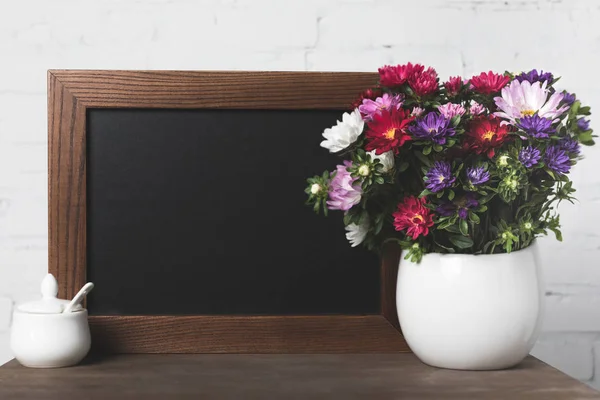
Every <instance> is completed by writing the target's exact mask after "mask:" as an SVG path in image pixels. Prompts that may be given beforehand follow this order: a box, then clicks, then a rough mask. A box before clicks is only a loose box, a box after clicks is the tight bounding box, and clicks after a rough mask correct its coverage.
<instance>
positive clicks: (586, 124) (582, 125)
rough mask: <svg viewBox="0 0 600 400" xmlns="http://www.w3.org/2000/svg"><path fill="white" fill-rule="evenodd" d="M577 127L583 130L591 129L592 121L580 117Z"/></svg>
mask: <svg viewBox="0 0 600 400" xmlns="http://www.w3.org/2000/svg"><path fill="white" fill-rule="evenodd" d="M577 127H578V128H579V129H580V130H582V131H587V130H588V129H590V121H589V120H587V119H585V118H579V119H578V120H577Z"/></svg>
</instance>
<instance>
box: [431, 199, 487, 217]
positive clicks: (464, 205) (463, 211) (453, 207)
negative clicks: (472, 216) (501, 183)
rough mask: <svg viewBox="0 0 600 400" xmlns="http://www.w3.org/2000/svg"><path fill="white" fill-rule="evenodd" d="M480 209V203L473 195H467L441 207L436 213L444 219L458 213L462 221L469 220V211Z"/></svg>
mask: <svg viewBox="0 0 600 400" xmlns="http://www.w3.org/2000/svg"><path fill="white" fill-rule="evenodd" d="M477 207H479V202H478V201H477V199H475V195H473V193H467V194H465V195H464V196H460V197H457V198H456V199H455V200H454V201H448V202H445V203H442V204H441V205H439V206H438V207H437V208H436V209H435V212H437V213H438V214H440V215H441V216H442V217H450V216H452V215H454V213H458V217H459V218H460V219H467V217H468V216H469V211H470V210H472V209H475V208H477Z"/></svg>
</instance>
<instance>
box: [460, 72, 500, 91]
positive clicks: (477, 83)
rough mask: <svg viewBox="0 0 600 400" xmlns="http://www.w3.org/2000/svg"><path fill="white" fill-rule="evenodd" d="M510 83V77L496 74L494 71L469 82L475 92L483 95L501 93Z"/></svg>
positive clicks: (483, 73)
mask: <svg viewBox="0 0 600 400" xmlns="http://www.w3.org/2000/svg"><path fill="white" fill-rule="evenodd" d="M508 81H510V77H508V76H504V75H500V74H496V73H494V72H492V71H489V72H487V73H486V72H482V73H481V74H479V75H477V76H474V77H472V78H471V79H470V80H469V82H470V83H471V86H473V90H474V91H476V92H477V93H481V94H491V93H496V92H499V91H500V89H502V88H503V87H504V86H506V84H507V83H508Z"/></svg>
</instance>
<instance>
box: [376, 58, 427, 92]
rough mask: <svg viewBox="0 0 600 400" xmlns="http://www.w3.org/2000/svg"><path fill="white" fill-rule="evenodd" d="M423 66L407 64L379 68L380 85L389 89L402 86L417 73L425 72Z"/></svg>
mask: <svg viewBox="0 0 600 400" xmlns="http://www.w3.org/2000/svg"><path fill="white" fill-rule="evenodd" d="M423 68H424V67H423V66H422V65H421V64H415V65H413V64H411V63H408V64H405V65H396V66H390V65H385V66H383V67H382V68H379V83H380V84H381V85H383V86H387V87H395V86H400V85H402V84H404V83H406V81H407V80H408V78H410V77H411V76H412V75H413V74H414V73H415V72H416V71H423Z"/></svg>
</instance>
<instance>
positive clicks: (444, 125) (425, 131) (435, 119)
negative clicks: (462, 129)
mask: <svg viewBox="0 0 600 400" xmlns="http://www.w3.org/2000/svg"><path fill="white" fill-rule="evenodd" d="M449 125H450V120H449V119H448V118H446V117H444V116H443V115H440V114H438V113H436V112H433V111H432V112H430V113H429V114H427V115H426V116H425V117H423V118H420V119H418V120H417V122H416V124H415V125H413V126H411V127H410V128H408V130H409V131H410V132H411V133H412V134H413V135H414V137H415V138H417V139H424V140H431V141H432V142H433V143H436V144H446V139H447V138H448V137H449V136H454V133H455V132H454V128H452V127H450V126H449Z"/></svg>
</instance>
